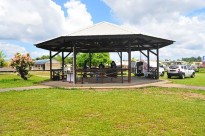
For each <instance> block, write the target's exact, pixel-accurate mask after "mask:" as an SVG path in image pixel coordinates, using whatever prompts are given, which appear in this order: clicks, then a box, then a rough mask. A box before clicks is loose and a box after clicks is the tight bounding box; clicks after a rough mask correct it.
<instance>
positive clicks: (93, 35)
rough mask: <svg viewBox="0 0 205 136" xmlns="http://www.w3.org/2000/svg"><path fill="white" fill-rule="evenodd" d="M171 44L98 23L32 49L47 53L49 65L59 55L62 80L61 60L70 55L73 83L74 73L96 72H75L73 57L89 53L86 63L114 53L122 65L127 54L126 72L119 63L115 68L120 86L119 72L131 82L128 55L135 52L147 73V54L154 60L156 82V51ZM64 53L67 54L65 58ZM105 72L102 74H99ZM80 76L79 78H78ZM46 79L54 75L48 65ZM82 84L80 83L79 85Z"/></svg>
mask: <svg viewBox="0 0 205 136" xmlns="http://www.w3.org/2000/svg"><path fill="white" fill-rule="evenodd" d="M173 42H174V41H172V40H167V39H163V38H158V37H153V36H148V35H143V34H138V33H135V32H132V31H130V30H127V29H125V28H123V27H121V26H118V25H114V24H111V23H107V22H101V23H98V24H95V25H93V26H90V27H87V28H85V29H82V30H80V31H77V32H74V33H72V34H70V35H67V36H60V37H57V38H54V39H51V40H48V41H45V42H42V43H38V44H36V47H38V48H41V49H45V50H49V51H50V64H52V58H53V57H55V56H56V55H58V54H59V53H61V54H62V69H61V71H62V78H64V72H63V71H64V64H65V62H64V60H65V58H66V57H68V56H69V55H70V54H71V53H72V54H73V75H74V79H73V82H74V83H75V84H76V83H77V77H78V75H77V73H79V72H81V73H82V72H96V70H91V64H90V66H89V67H90V71H89V70H87V71H85V70H83V69H79V68H77V66H76V55H77V54H78V53H89V54H90V60H91V61H92V54H93V53H102V52H117V53H118V54H119V57H120V61H121V62H122V53H123V52H127V53H128V68H127V69H123V68H122V63H121V68H118V69H117V70H118V73H119V77H121V80H120V82H122V83H123V71H124V70H127V71H128V75H127V80H128V83H130V82H131V52H132V51H139V52H141V53H142V54H143V55H144V56H145V57H146V58H147V62H148V71H149V66H150V65H149V61H150V53H152V54H154V55H155V56H156V60H157V68H156V79H158V78H159V49H160V48H163V47H165V46H168V45H170V44H173ZM66 53H67V54H66ZM102 71H106V70H101V72H102ZM81 75H82V74H81ZM50 78H51V79H55V71H54V70H52V65H50ZM82 83H83V82H82Z"/></svg>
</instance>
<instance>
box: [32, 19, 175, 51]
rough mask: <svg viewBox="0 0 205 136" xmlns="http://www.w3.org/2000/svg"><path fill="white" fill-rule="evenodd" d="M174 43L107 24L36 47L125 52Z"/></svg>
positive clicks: (150, 48)
mask: <svg viewBox="0 0 205 136" xmlns="http://www.w3.org/2000/svg"><path fill="white" fill-rule="evenodd" d="M173 42H174V41H172V40H167V39H162V38H158V37H153V36H148V35H143V34H137V33H135V32H133V31H131V30H128V29H126V28H123V27H121V26H118V25H114V24H111V23H107V22H101V23H98V24H95V25H93V26H90V27H87V28H85V29H82V30H80V31H77V32H74V33H71V34H69V35H68V36H61V37H57V38H54V39H51V40H48V41H45V42H42V43H38V44H36V47H38V48H42V49H46V50H50V51H59V52H60V51H64V52H72V50H73V47H74V46H75V47H76V50H77V52H90V53H92V52H125V51H127V50H128V49H129V48H130V50H131V51H140V50H147V49H149V50H152V49H157V48H162V47H165V46H168V45H170V44H173Z"/></svg>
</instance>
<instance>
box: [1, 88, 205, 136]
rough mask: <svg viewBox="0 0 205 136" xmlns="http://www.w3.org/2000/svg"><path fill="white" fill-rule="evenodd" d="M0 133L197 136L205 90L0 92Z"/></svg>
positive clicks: (204, 113)
mask: <svg viewBox="0 0 205 136" xmlns="http://www.w3.org/2000/svg"><path fill="white" fill-rule="evenodd" d="M0 115H1V116H0V135H19V136H22V135H49V136H52V135H53V136H56V135H63V136H67V135H74V136H77V135H83V136H84V135H85V136H86V135H98V136H101V135H103V136H107V135H108V136H116V135H119V136H120V135H121V136H123V135H133V136H136V135H149V136H152V135H184V136H187V135H199V136H200V135H201V136H204V134H205V92H204V91H193V90H187V89H181V90H179V89H172V88H169V89H168V88H154V87H150V88H142V89H132V90H94V89H88V90H77V89H71V90H64V89H41V90H32V91H22V92H16V91H11V92H2V93H0Z"/></svg>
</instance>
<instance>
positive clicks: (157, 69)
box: [156, 46, 159, 79]
mask: <svg viewBox="0 0 205 136" xmlns="http://www.w3.org/2000/svg"><path fill="white" fill-rule="evenodd" d="M156 54H157V77H156V79H159V46H157V53H156Z"/></svg>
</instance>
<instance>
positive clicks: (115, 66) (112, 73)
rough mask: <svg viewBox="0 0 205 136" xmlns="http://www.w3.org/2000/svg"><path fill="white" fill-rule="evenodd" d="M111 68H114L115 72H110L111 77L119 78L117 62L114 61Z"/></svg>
mask: <svg viewBox="0 0 205 136" xmlns="http://www.w3.org/2000/svg"><path fill="white" fill-rule="evenodd" d="M111 68H112V69H113V70H111V71H110V76H111V77H117V70H116V68H117V65H116V63H115V61H112V63H111Z"/></svg>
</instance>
